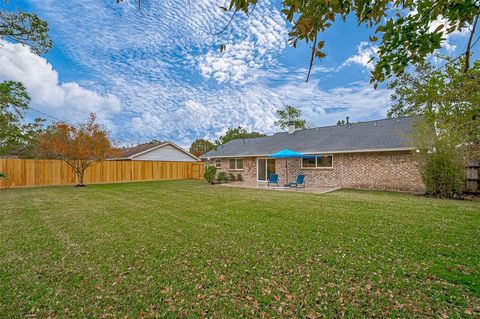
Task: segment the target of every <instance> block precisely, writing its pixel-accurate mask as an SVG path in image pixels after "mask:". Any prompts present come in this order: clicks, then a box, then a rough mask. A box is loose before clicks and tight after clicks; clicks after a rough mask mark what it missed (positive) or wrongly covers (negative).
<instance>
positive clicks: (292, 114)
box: [273, 105, 307, 129]
mask: <svg viewBox="0 0 480 319" xmlns="http://www.w3.org/2000/svg"><path fill="white" fill-rule="evenodd" d="M276 113H277V116H278V118H279V119H278V121H275V122H274V123H273V124H274V125H275V126H278V127H280V128H281V129H285V128H287V127H288V124H289V123H290V122H293V123H294V124H295V127H296V128H305V127H306V125H307V121H305V120H303V119H302V118H301V116H302V110H300V109H298V108H296V107H294V106H292V105H287V106H285V108H283V109H278V110H277V111H276Z"/></svg>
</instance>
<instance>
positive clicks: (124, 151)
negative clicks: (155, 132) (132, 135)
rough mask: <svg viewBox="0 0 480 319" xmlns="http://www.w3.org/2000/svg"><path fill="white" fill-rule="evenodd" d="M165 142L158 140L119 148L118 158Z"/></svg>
mask: <svg viewBox="0 0 480 319" xmlns="http://www.w3.org/2000/svg"><path fill="white" fill-rule="evenodd" d="M162 144H165V142H158V143H145V144H140V145H137V146H133V147H125V148H120V149H119V151H120V155H119V156H118V158H127V157H130V156H134V155H136V154H138V153H142V152H145V151H147V150H149V149H151V148H154V147H157V146H159V145H162Z"/></svg>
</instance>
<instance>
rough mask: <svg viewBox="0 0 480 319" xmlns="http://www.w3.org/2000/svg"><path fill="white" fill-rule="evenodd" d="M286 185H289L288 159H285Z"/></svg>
mask: <svg viewBox="0 0 480 319" xmlns="http://www.w3.org/2000/svg"><path fill="white" fill-rule="evenodd" d="M285 185H288V158H286V159H285Z"/></svg>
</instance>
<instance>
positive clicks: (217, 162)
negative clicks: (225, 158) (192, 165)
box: [215, 159, 222, 168]
mask: <svg viewBox="0 0 480 319" xmlns="http://www.w3.org/2000/svg"><path fill="white" fill-rule="evenodd" d="M215 167H216V168H222V160H221V159H216V160H215Z"/></svg>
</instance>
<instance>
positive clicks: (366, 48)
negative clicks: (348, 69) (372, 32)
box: [342, 42, 378, 71]
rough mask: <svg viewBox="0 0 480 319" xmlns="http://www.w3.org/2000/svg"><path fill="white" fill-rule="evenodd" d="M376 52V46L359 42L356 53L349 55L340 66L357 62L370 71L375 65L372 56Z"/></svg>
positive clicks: (373, 56) (374, 56)
mask: <svg viewBox="0 0 480 319" xmlns="http://www.w3.org/2000/svg"><path fill="white" fill-rule="evenodd" d="M377 52H378V47H376V46H374V45H371V44H370V43H368V42H361V43H360V44H359V45H358V47H357V53H356V54H355V55H353V56H351V57H349V58H348V59H347V60H346V61H345V62H344V63H343V65H342V66H348V65H351V64H359V65H361V66H363V67H365V68H367V69H368V70H370V71H371V70H373V68H374V67H375V66H374V64H373V62H374V61H373V60H372V58H376V57H377Z"/></svg>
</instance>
